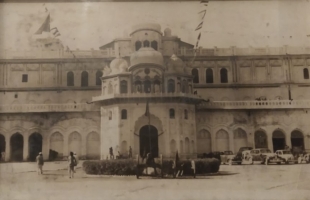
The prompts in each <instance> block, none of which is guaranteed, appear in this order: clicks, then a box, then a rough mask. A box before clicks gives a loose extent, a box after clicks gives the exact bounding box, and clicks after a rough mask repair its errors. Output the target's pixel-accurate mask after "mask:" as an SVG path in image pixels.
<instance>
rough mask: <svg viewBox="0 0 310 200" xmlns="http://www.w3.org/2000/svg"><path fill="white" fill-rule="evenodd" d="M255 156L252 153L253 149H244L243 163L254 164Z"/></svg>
mask: <svg viewBox="0 0 310 200" xmlns="http://www.w3.org/2000/svg"><path fill="white" fill-rule="evenodd" d="M253 163H254V162H253V157H252V155H251V150H245V151H242V162H241V164H245V165H248V164H251V165H253Z"/></svg>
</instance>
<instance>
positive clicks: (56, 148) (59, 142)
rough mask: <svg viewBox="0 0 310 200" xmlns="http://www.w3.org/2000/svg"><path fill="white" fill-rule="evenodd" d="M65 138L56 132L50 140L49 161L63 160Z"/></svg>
mask: <svg viewBox="0 0 310 200" xmlns="http://www.w3.org/2000/svg"><path fill="white" fill-rule="evenodd" d="M63 149H64V137H63V135H62V134H61V133H59V132H55V133H53V135H52V136H51V138H50V152H49V160H55V159H57V158H59V159H61V158H62V157H63Z"/></svg>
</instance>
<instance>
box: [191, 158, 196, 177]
mask: <svg viewBox="0 0 310 200" xmlns="http://www.w3.org/2000/svg"><path fill="white" fill-rule="evenodd" d="M191 165H192V166H191V168H192V171H193V175H194V178H196V164H195V161H194V160H192V161H191Z"/></svg>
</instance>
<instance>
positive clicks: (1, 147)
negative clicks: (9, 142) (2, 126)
mask: <svg viewBox="0 0 310 200" xmlns="http://www.w3.org/2000/svg"><path fill="white" fill-rule="evenodd" d="M2 152H5V137H4V135H2V134H0V161H1V160H4V158H3V157H2Z"/></svg>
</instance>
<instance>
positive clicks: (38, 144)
mask: <svg viewBox="0 0 310 200" xmlns="http://www.w3.org/2000/svg"><path fill="white" fill-rule="evenodd" d="M28 148H29V149H28V153H29V154H28V155H29V158H28V159H29V161H35V160H36V157H37V155H38V154H39V153H40V152H41V151H42V136H41V134H40V133H33V134H31V135H30V137H29V141H28Z"/></svg>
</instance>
